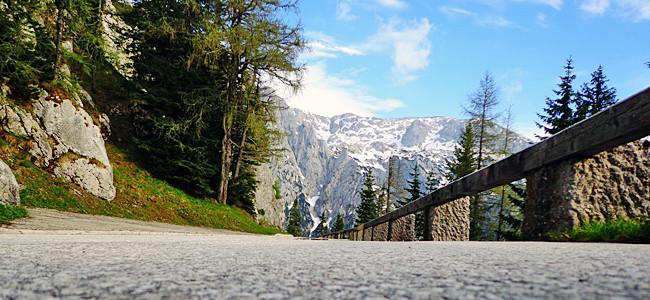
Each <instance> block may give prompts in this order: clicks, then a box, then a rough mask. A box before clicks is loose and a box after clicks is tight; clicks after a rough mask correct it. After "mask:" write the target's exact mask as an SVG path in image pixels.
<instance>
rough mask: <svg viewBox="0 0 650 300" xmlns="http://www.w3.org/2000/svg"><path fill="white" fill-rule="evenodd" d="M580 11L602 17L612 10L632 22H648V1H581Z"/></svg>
mask: <svg viewBox="0 0 650 300" xmlns="http://www.w3.org/2000/svg"><path fill="white" fill-rule="evenodd" d="M580 9H582V11H584V12H586V13H588V14H590V15H603V14H605V13H606V12H607V11H609V10H612V11H614V14H616V15H618V16H619V17H622V18H625V19H628V20H631V21H634V22H641V21H648V20H650V1H649V0H583V1H582V4H581V5H580Z"/></svg>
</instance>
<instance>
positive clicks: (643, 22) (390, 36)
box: [282, 0, 650, 135]
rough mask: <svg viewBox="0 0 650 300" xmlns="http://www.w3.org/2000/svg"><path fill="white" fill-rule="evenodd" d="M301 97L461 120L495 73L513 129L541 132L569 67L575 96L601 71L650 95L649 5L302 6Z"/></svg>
mask: <svg viewBox="0 0 650 300" xmlns="http://www.w3.org/2000/svg"><path fill="white" fill-rule="evenodd" d="M298 17H299V18H300V20H301V23H302V25H303V28H304V32H305V36H306V37H307V39H308V40H309V45H310V50H309V51H308V52H305V53H304V54H303V55H302V57H301V60H302V61H303V62H305V63H306V65H307V68H306V72H305V74H304V78H303V82H304V86H303V88H302V90H301V91H300V92H299V93H297V94H294V95H289V94H288V93H286V92H282V93H284V95H285V97H288V98H289V103H290V105H292V106H296V107H299V108H302V109H305V110H308V111H311V112H314V113H318V114H322V115H328V116H331V115H335V114H342V113H346V112H351V113H356V114H360V115H367V116H378V117H388V118H399V117H415V116H417V117H420V116H422V117H424V116H440V115H442V116H456V117H463V112H462V108H461V105H462V104H463V103H465V102H466V99H467V95H468V94H470V93H471V92H472V91H474V90H476V88H477V86H478V83H479V80H480V78H481V76H482V74H483V73H484V72H486V71H489V72H491V73H492V75H493V76H494V78H495V79H496V82H497V85H498V87H499V90H500V94H499V95H500V100H501V103H502V105H501V107H500V110H504V109H505V108H506V107H507V106H508V105H510V104H511V105H512V110H513V113H514V117H515V128H516V129H517V130H519V131H521V132H522V133H524V134H527V135H531V134H532V133H533V132H536V131H535V125H534V122H535V121H536V120H537V116H536V113H537V112H540V111H541V110H542V108H543V107H544V99H545V97H547V96H552V89H554V88H556V83H557V77H558V76H559V75H560V74H561V73H562V67H563V65H564V63H565V60H566V59H567V58H568V57H569V56H570V55H571V56H572V57H573V59H574V65H575V67H576V73H577V75H578V78H577V80H576V85H579V84H581V83H582V82H585V81H587V80H589V76H590V73H591V72H592V71H593V70H595V69H596V67H597V66H598V65H599V64H601V65H603V67H604V69H605V73H606V75H607V76H608V77H609V79H610V85H611V86H614V87H616V88H617V90H618V95H619V97H620V98H625V97H627V96H630V95H631V94H633V93H635V92H638V91H640V90H641V89H643V88H645V87H648V86H650V69H649V68H648V67H647V66H645V65H644V63H645V62H647V61H650V0H420V1H405V0H356V1H355V0H338V1H336V0H303V1H302V2H301V4H300V11H299V15H298Z"/></svg>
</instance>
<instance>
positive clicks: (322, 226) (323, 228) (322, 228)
mask: <svg viewBox="0 0 650 300" xmlns="http://www.w3.org/2000/svg"><path fill="white" fill-rule="evenodd" d="M326 221H327V219H326V218H325V213H321V214H320V223H318V226H316V229H314V232H313V233H312V236H315V237H318V236H321V235H324V234H328V233H329V230H328V228H327V224H326Z"/></svg>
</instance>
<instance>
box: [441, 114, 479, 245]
mask: <svg viewBox="0 0 650 300" xmlns="http://www.w3.org/2000/svg"><path fill="white" fill-rule="evenodd" d="M445 165H446V168H447V174H446V176H447V179H449V180H450V181H453V180H457V179H460V178H461V177H463V176H465V175H468V174H471V173H473V172H474V171H476V169H477V162H476V152H475V138H474V131H473V129H472V125H471V124H469V123H468V124H467V125H465V129H464V130H463V134H462V135H461V137H460V139H459V140H458V144H457V145H456V147H455V148H454V153H453V156H452V157H451V158H450V159H447V160H446V161H445ZM469 209H470V212H469V218H470V224H469V225H470V227H469V238H470V239H471V240H476V239H479V238H480V237H481V236H482V234H483V230H482V228H481V224H483V220H484V218H485V217H484V216H485V215H484V212H485V209H484V206H483V203H482V201H480V199H479V197H478V196H477V195H474V196H471V197H470V206H469Z"/></svg>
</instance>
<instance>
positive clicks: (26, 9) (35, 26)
mask: <svg viewBox="0 0 650 300" xmlns="http://www.w3.org/2000/svg"><path fill="white" fill-rule="evenodd" d="M47 13H48V5H47V4H45V3H44V1H40V0H0V83H4V84H7V85H8V86H9V87H10V89H11V95H12V98H14V99H26V98H28V97H29V96H31V94H32V93H33V92H34V90H33V88H32V86H33V85H37V84H39V83H40V78H41V77H42V76H47V74H51V72H52V69H51V66H52V58H53V57H54V49H53V47H52V43H51V41H52V35H51V33H50V32H49V31H48V30H47V28H46V27H45V26H43V25H42V24H41V22H39V19H40V18H41V17H42V16H44V15H47Z"/></svg>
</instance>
